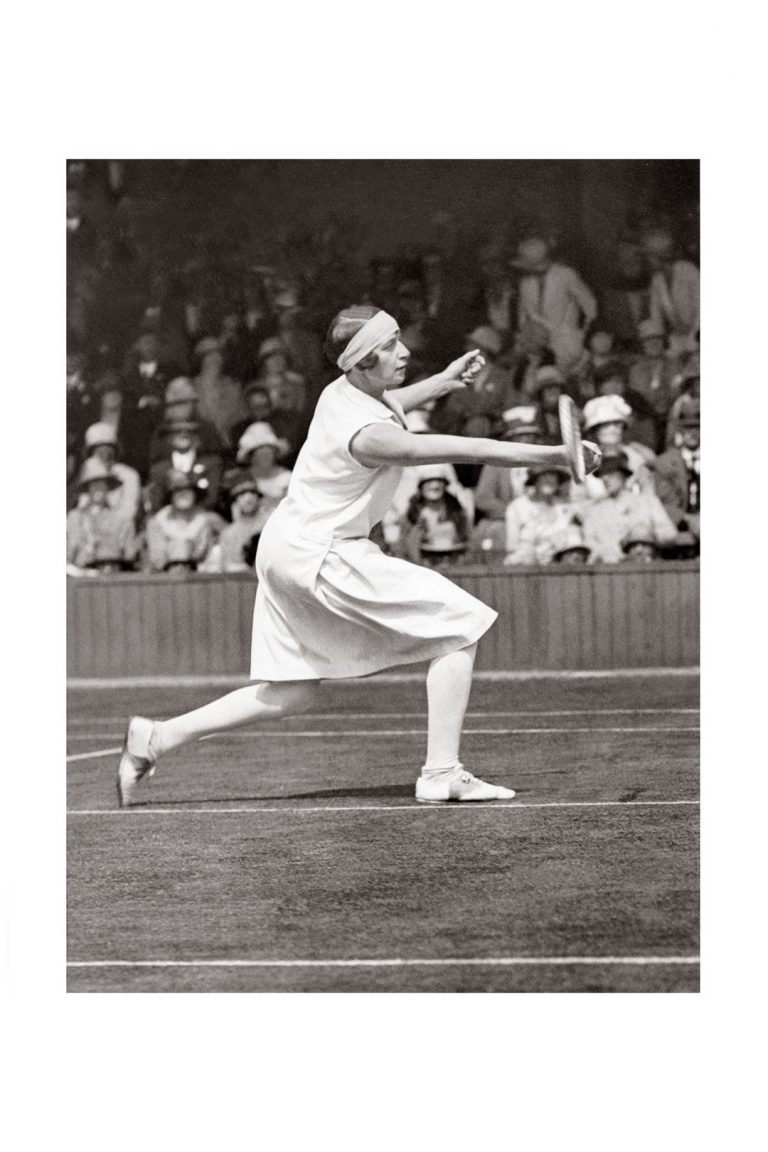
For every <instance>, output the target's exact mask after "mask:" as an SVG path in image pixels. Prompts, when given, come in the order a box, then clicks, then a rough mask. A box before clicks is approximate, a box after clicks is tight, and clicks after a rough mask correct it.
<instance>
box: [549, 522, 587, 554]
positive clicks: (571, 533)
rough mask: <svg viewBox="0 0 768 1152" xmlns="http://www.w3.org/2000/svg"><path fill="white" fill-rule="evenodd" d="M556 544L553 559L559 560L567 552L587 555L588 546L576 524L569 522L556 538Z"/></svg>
mask: <svg viewBox="0 0 768 1152" xmlns="http://www.w3.org/2000/svg"><path fill="white" fill-rule="evenodd" d="M558 544H559V547H558V549H557V551H556V552H555V554H554V559H555V560H559V559H560V557H561V556H565V555H566V553H568V552H580V553H581V554H582V555H584V556H589V548H587V546H586V544H585V543H584V537H583V536H582V534H581V528H579V526H578V524H571V525H570V526H569V527H568V528H567V529H566V530H565V532H563V533H562V535H561V536H560V537H559V538H558Z"/></svg>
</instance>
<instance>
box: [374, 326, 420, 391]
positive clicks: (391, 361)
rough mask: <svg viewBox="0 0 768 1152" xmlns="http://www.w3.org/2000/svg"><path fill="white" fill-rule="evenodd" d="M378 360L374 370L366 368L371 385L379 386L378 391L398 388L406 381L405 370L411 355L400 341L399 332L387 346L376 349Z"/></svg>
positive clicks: (383, 345) (382, 345)
mask: <svg viewBox="0 0 768 1152" xmlns="http://www.w3.org/2000/svg"><path fill="white" fill-rule="evenodd" d="M376 356H377V360H376V363H375V364H374V365H373V367H372V368H366V369H365V370H364V371H365V375H366V378H367V379H368V381H369V383H371V384H374V385H377V386H378V387H377V389H376V390H377V391H378V390H379V389H380V390H381V391H382V392H384V391H385V390H386V389H387V388H398V387H399V386H400V385H401V384H402V382H403V380H404V379H405V370H406V366H407V364H408V361H409V360H410V358H411V354H410V352H409V351H408V349H407V348H406V346H405V344H403V342H402V340H401V339H400V333H399V332H398V333H397V334H396V335H395V336H392V337H391V339H389V340H387V342H386V343H385V344H381V345H380V346H379V347H378V348H377V349H376Z"/></svg>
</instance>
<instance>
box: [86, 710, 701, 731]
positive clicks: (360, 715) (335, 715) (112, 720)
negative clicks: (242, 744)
mask: <svg viewBox="0 0 768 1152" xmlns="http://www.w3.org/2000/svg"><path fill="white" fill-rule="evenodd" d="M700 711H701V709H700V708H538V709H535V710H530V711H526V710H524V709H523V710H521V709H516V708H507V709H505V710H504V711H502V712H467V713H466V718H467V720H472V719H477V718H479V717H481V716H482V717H485V718H486V719H487V718H489V717H502V716H698V715H699V712H700ZM353 714H354V717H355V719H356V720H363V719H366V720H367V719H369V718H372V719H379V720H401V719H405V718H406V717H408V718H411V719H426V717H427V713H426V712H358V711H357V709H355V710H354V713H353ZM310 715H311V717H312V719H313V720H348V719H349V715H350V714H349V712H312V713H310ZM126 719H127V717H126V715H125V714H123V715H122V716H91V717H90V718H89V717H84V716H73V717H71V718H70V719H69V720H68V721H67V723H68V724H69V725H70V726H71V727H72V726H73V727H77V726H78V725H80V726H82V727H85V726H87V725H89V724H125V723H126ZM275 723H279V721H275Z"/></svg>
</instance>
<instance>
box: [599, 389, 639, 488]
mask: <svg viewBox="0 0 768 1152" xmlns="http://www.w3.org/2000/svg"><path fill="white" fill-rule="evenodd" d="M631 416H632V409H631V408H630V407H629V405H628V404H627V402H626V400H624V399H623V398H622V397H621V396H616V395H607V396H595V397H594V398H593V399H592V400H588V401H587V403H586V404H585V406H584V435H585V437H586V438H587V439H589V440H594V441H595V442H596V444H597V445H598V447H599V448H600V450H601V451H602V453H603V457H604V458H605V459H608V458H609V457H612V456H619V455H621V456H622V457H623V459H624V460H625V461H626V463H627V466H628V467H629V470H630V475H631V476H632V482H631V485H630V487H633V488H636V489H638V490H642V491H646V490H649V489H650V490H653V476H652V474H651V471H650V467H649V465H652V463H653V460H654V455H653V453H652V452H651V451H650V449H649V448H647V447H646V446H645V445H642V444H638V443H636V442H634V441H632V442H630V443H627V441H626V439H625V437H626V434H627V427H628V423H629V420H630V418H631ZM585 483H586V494H587V495H588V496H590V497H597V496H603V495H604V494H605V487H604V485H603V483H602V481H601V480H600V478H599V476H598V475H597V473H592V475H591V476H587V479H586V482H585Z"/></svg>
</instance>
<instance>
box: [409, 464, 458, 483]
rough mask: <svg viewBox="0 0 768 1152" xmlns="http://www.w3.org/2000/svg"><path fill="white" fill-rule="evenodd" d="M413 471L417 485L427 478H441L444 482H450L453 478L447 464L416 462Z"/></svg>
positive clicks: (424, 481)
mask: <svg viewBox="0 0 768 1152" xmlns="http://www.w3.org/2000/svg"><path fill="white" fill-rule="evenodd" d="M413 471H414V475H415V477H416V480H417V483H418V485H419V487H421V485H422V484H426V482H427V481H428V480H442V481H444V483H445V484H450V483H451V482H452V480H453V476H452V474H451V470H450V468H449V467H448V465H447V464H417V465H416V466H415V467H414V469H413Z"/></svg>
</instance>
